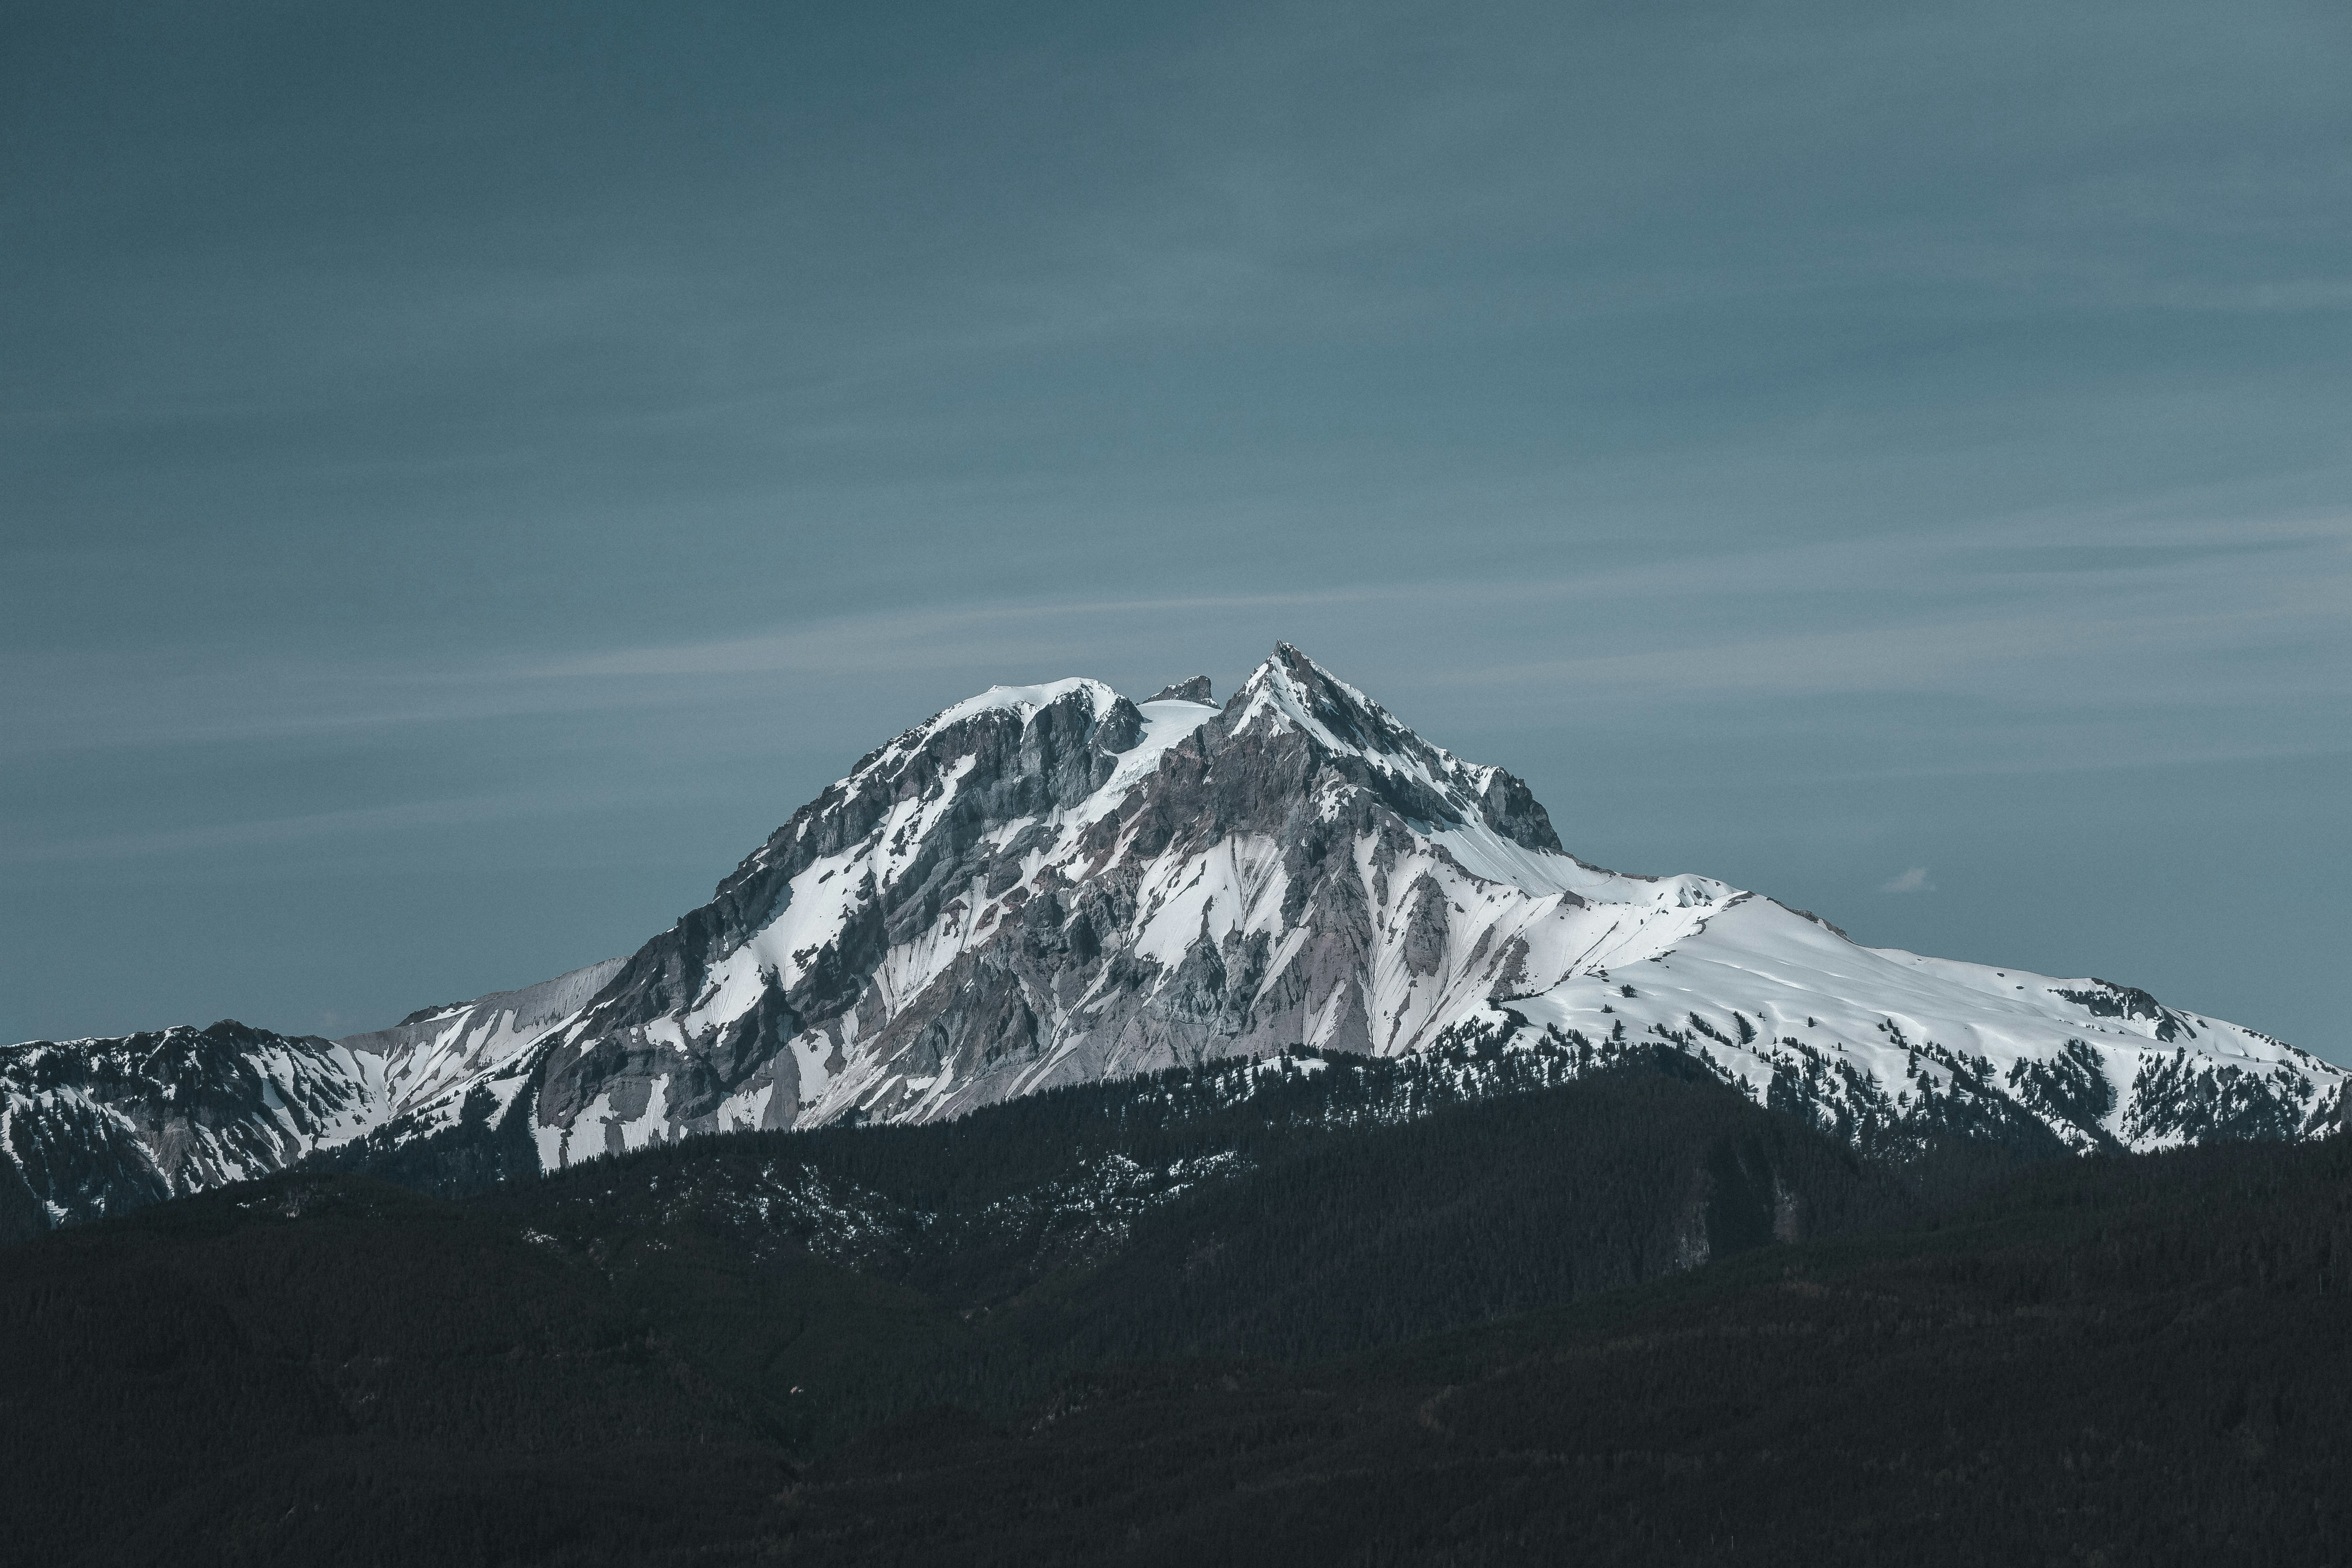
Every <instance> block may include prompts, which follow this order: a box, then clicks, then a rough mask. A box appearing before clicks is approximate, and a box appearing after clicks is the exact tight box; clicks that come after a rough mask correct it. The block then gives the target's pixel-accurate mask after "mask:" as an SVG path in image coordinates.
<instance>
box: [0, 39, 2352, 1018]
mask: <svg viewBox="0 0 2352 1568" xmlns="http://www.w3.org/2000/svg"><path fill="white" fill-rule="evenodd" d="M0 33H5V47H0V176H5V177H0V234H5V237H6V239H5V244H0V612H5V614H4V615H0V668H4V669H5V684H4V685H0V1037H6V1038H11V1039H16V1038H26V1037H36V1036H67V1035H80V1034H95V1033H114V1032H120V1031H122V1030H127V1029H131V1028H136V1027H152V1026H161V1025H163V1024H168V1023H173V1022H199V1023H201V1022H208V1021H210V1020H211V1019H213V1018H215V1017H219V1016H237V1017H240V1018H244V1019H246V1020H247V1021H249V1022H252V1023H256V1024H260V1025H264V1026H270V1027H274V1028H279V1029H285V1030H289V1031H297V1032H320V1033H327V1034H336V1033H343V1032H349V1031H351V1030H353V1029H358V1028H362V1027H368V1026H376V1025H380V1024H383V1023H384V1022H387V1021H389V1020H390V1019H391V1018H393V1017H396V1016H399V1015H401V1014H403V1013H405V1012H408V1011H409V1010H411V1009H412V1008H415V1007H417V1006H421V1005H425V1004H427V1003H432V1002H440V1001H445V1000H450V999H454V998H457V997H461V996H467V995H471V994H478V993H480V992H483V991H487V990H491V989H495V988H501V987H506V986H510V985H514V984H524V983H527V982H529V981H531V980H535V979H539V978H542V977H544V976H545V975H547V974H550V973H554V972H556V971H558V970H561V969H564V968H569V967H572V966H574V965H576V964H579V963H586V962H589V961H591V960H593V959H596V958H600V957H604V956H606V955H608V954H611V953H615V952H625V951H627V950H629V949H631V948H633V947H634V946H635V944H636V943H637V942H640V941H642V940H643V939H644V938H645V937H646V936H647V935H649V934H651V933H652V932H653V931H656V930H657V929H659V928H661V927H662V926H664V925H666V924H667V923H668V922H669V921H671V920H672V919H674V918H675V917H676V916H677V914H678V913H679V912H680V911H682V910H686V909H688V908H690V907H692V906H693V905H695V904H697V903H698V902H700V901H701V900H703V899H704V898H706V897H708V895H709V889H710V887H711V885H712V884H713V883H714V882H715V881H716V880H717V879H719V876H720V875H722V874H723V873H724V872H725V871H726V870H727V869H728V868H730V867H731V866H732V865H733V864H734V862H735V861H736V859H737V858H740V856H741V855H742V854H744V853H745V852H747V851H748V850H749V849H751V847H753V846H754V845H755V844H756V843H757V842H758V841H759V840H760V838H761V837H762V836H763V835H764V834H765V833H766V832H767V831H768V830H769V829H770V828H771V827H772V826H774V825H775V824H776V823H778V822H780V821H782V819H783V818H784V817H786V816H789V815H790V813H791V812H792V810H793V808H794V807H795V806H797V805H799V804H800V803H801V802H802V801H803V800H805V799H806V798H808V797H809V796H811V795H814V793H815V792H816V791H817V790H818V789H820V788H821V787H822V786H823V785H824V784H825V783H826V782H827V781H829V780H830V779H832V778H833V777H835V776H836V775H838V774H839V773H841V772H842V771H843V770H844V769H845V767H846V766H847V764H848V763H850V762H851V761H852V760H854V759H855V757H856V756H857V755H858V754H859V753H860V752H864V751H865V750H866V749H867V748H869V747H870V746H871V745H873V744H875V743H877V742H879V741H881V740H883V739H885V738H887V736H889V735H891V734H895V733H897V732H898V731H900V730H902V729H904V728H906V727H907V726H908V725H910V724H912V723H914V722H916V721H919V720H920V719H921V718H923V717H924V716H926V715H927V714H928V713H929V712H930V711H932V710H935V709H937V708H939V707H940V706H943V705H944V704H946V703H947V702H950V701H951V700H955V699H957V698H959V697H961V696H963V695H966V694H969V693H970V692H971V691H973V690H976V689H980V688H982V687H983V686H986V685H989V684H991V683H992V682H997V681H1027V680H1034V679H1051V678H1054V677H1058V676H1062V675H1066V674H1076V673H1086V674H1095V675H1099V676H1101V677H1103V678H1104V679H1109V680H1111V681H1113V682H1114V683H1115V684H1118V685H1119V686H1120V687H1121V688H1122V689H1127V690H1129V691H1131V692H1136V693H1139V694H1140V693H1143V692H1148V691H1149V690H1150V689H1154V688H1156V687H1158V686H1160V684H1162V683H1164V682H1166V681H1168V680H1171V679H1177V678H1179V677H1181V676H1184V675H1189V674H1192V673H1193V672H1195V671H1198V670H1205V671H1207V672H1208V673H1210V674H1211V675H1213V676H1214V677H1215V678H1216V679H1217V681H1218V685H1219V689H1220V691H1221V693H1222V692H1223V690H1226V689H1230V688H1231V686H1232V684H1233V682H1234V680H1235V679H1238V678H1239V677H1240V676H1241V675H1242V674H1243V673H1244V672H1245V671H1246V670H1247V668H1249V667H1250V666H1251V665H1252V664H1253V663H1255V660H1256V659H1258V658H1261V657H1263V656H1264V654H1265V651H1266V650H1267V649H1268V648H1269V647H1271V646H1272V644H1273V643H1274V642H1275V641H1276V639H1277V638H1288V639H1290V640H1292V641H1295V642H1297V643H1298V644H1300V645H1301V646H1302V647H1306V648H1307V650H1308V651H1309V652H1310V653H1311V654H1313V655H1314V656H1315V657H1316V658H1318V659H1319V660H1321V661H1322V662H1323V663H1325V664H1327V665H1328V666H1329V667H1331V668H1333V669H1335V670H1336V671H1337V672H1339V674H1340V675H1342V676H1343V677H1345V678H1346V679H1349V680H1351V681H1353V682H1354V683H1356V684H1357V685H1359V686H1361V687H1364V688H1365V689H1368V690H1370V692H1371V693H1372V694H1373V695H1375V696H1376V697H1378V698H1380V699H1381V700H1382V701H1384V702H1385V703H1387V704H1388V705H1389V706H1390V707H1391V708H1392V709H1393V710H1396V711H1397V712H1398V713H1399V714H1400V715H1401V716H1402V717H1403V718H1404V719H1405V720H1406V721H1409V722H1411V723H1412V724H1414V725H1415V726H1416V727H1418V728H1419V729H1421V730H1422V731H1423V732H1424V733H1425V734H1427V735H1428V736H1429V737H1430V738H1432V739H1433V740H1435V741H1437V742H1440V743H1442V744H1444V745H1447V746H1449V747H1451V748H1453V749H1454V750H1455V751H1457V752H1462V753H1463V754H1465V755H1467V756H1470V757H1473V758H1475V759H1477V760H1480V761H1491V762H1498V763H1503V764H1505V765H1507V766H1508V767H1510V768H1511V769H1513V770H1514V771H1515V772H1517V773H1521V774H1523V775H1525V776H1526V777H1527V778H1528V780H1529V781H1530V782H1531V783H1532V784H1534V786H1535V788H1536V791H1537V794H1538V796H1539V797H1540V798H1541V799H1543V800H1544V801H1545V802H1546V804H1547V805H1549V808H1550V810H1551V812H1552V815H1553V817H1554V820H1555V821H1556V823H1557V824H1558V826H1559V830H1560V833H1561V836H1562V837H1563V839H1564V840H1565V841H1566V842H1567V843H1568V844H1569V846H1570V847H1571V848H1573V849H1575V850H1576V851H1577V852H1578V853H1580V854H1581V855H1583V856H1585V857H1586V858H1589V859H1592V860H1595V861H1598V862H1601V863H1602V864H1608V865H1612V866H1617V867H1620V868H1625V869H1633V870H1647V871H1659V872H1671V871H1683V870H1690V871H1700V872H1705V873H1707V874H1710V875H1715V876H1720V877H1724V878H1726V879H1729V880H1732V881H1735V882H1738V883H1739V884H1741V885H1743V886H1748V887H1753V888H1757V889H1762V890H1764V891H1768V892H1770V893H1773V894H1774V895H1776V896H1778V897H1780V898H1781V899H1783V900H1786V901H1789V902H1791V903H1796V904H1800V905H1802V906H1804V907H1808V908H1811V909H1815V910H1820V911H1821V912H1822V913H1823V914H1825V915H1827V916H1828V917H1829V918H1830V919H1832V920H1834V921H1838V922H1839V923H1840V924H1842V925H1843V926H1845V927H1846V928H1847V929H1849V930H1850V931H1853V934H1854V935H1855V936H1856V937H1857V938H1858V939H1860V940H1864V941H1866V942H1874V943H1882V944H1895V945H1901V946H1906V947H1911V948H1914V949H1916V950H1919V951H1925V952H1935V953H1938V954H1943V955H1947V956H1951V957H1959V958H1969V959H1979V960H1984V961H1988V962H1993V963H2005V964H2011V965H2017V966H2027V967H2032V968H2036V969H2040V970H2043V971H2047V972H2052V973H2063V974H2079V973H2097V974H2100V975H2103V976H2105V977H2106V978H2109V979H2114V980H2118V981H2123V982H2126V983H2129V984H2139V985H2143V986H2146V987H2147V988H2148V989H2149V990H2152V991H2154V992H2156V993H2157V994H2158V995H2159V996H2161V997H2164V998H2165V999H2167V1000H2168V1001H2172V1002H2174V1003H2176V1004H2178V1005H2183V1006H2187V1007H2190V1008H2194V1009H2196V1010H2199V1011H2201V1012H2206V1013H2210V1014H2214V1015H2219V1016H2226V1017H2230V1018H2232V1019H2235V1020H2238V1021H2241V1022H2243V1023H2246V1024H2249V1025H2252V1026H2255V1027H2258V1028H2262V1029H2265V1030H2268V1031H2270V1032H2272V1033H2274V1034H2278V1035H2280V1036H2282V1037H2285V1038H2287V1039H2290V1040H2293V1041H2294V1042H2296V1043H2298V1044H2302V1045H2305V1046H2306V1047H2310V1048H2313V1049H2315V1050H2318V1051H2320V1052H2322V1053H2323V1054H2326V1055H2329V1056H2331V1057H2334V1058H2336V1059H2338V1060H2352V1030H2347V1026H2346V1023H2345V1021H2344V1015H2343V1013H2342V1011H2341V1007H2340V1004H2339V1003H2338V1002H2337V1001H2336V994H2335V993H2336V989H2337V986H2336V976H2337V975H2338V974H2339V973H2340V972H2341V970H2342V968H2343V964H2344V952H2345V948H2346V941H2347V935H2352V921H2347V914H2346V903H2345V897H2344V894H2343V892H2342V890H2341V889H2342V888H2343V886H2344V884H2345V882H2346V880H2347V872H2352V827H2348V826H2347V809H2346V803H2347V798H2348V797H2352V791H2347V784H2346V780H2347V776H2352V770H2347V765H2346V764H2347V753H2352V635H2347V634H2348V631H2352V628H2347V619H2352V420H2347V409H2352V95H2347V94H2346V93H2345V92H2344V91H2343V83H2344V80H2345V79H2346V68H2347V65H2352V13H2347V11H2346V10H2345V9H2344V8H2343V7H2341V6H2336V5H2317V4H2311V5H2303V4H2265V3H2263V0H2250V3H2243V4H2234V5H2228V6H2222V5H2178V4H2172V5H2168V4H2155V5H2149V4H2134V5H2119V4H2098V3H2093V4H2088V5H2079V6H2073V7H2065V8H2058V7H2051V6H2047V5H2028V4H2014V3H1998V4H1996V3H1990V0H1974V3H1963V4H1957V5H1948V6H1937V7H1924V6H1922V7H1912V8H1907V9H1906V8H1896V7H1888V6H1885V5H1823V4H1801V5H1799V4H1790V5H1524V6H1518V5H1467V6H1460V7H1448V8H1445V9H1444V11H1443V13H1442V14H1440V13H1435V12H1432V11H1431V10H1430V9H1429V8H1427V7H1423V6H1403V5H1395V6H1382V5H1346V6H1339V5H1248V6H1231V7H1215V6H1186V5H1177V6H1165V7H1151V8H1145V7H1099V6H1077V5H1068V6H1053V5H942V6H922V5H908V6H901V7H895V8H884V7H872V6H846V5H843V6H769V5H739V6H695V5H672V6H663V7H657V8H648V7H631V8H610V9H605V8H600V7H594V6H567V7H553V6H534V7H524V6H512V5H467V6H450V7H446V8H436V7H433V6H429V5H413V6H403V7H393V8H383V9H378V10H373V11H369V10H363V9H361V8H357V7H339V6H314V5H300V6H297V5H279V6H217V7H202V8H188V7H173V6H160V5H159V6H154V7H149V8H141V7H134V6H121V7H109V8H103V9H101V8H98V7H90V6H86V5H58V6H26V5H16V6H12V7H10V8H9V9H8V11H7V12H6V13H5V17H0Z"/></svg>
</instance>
